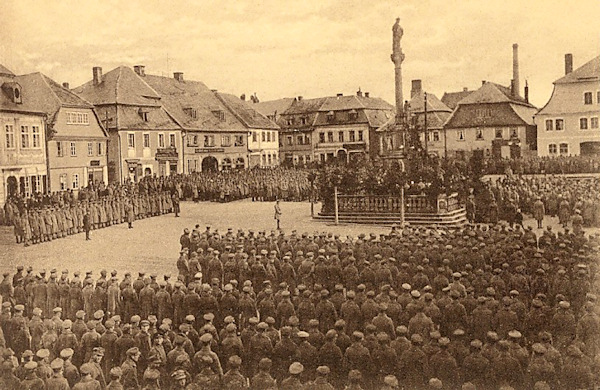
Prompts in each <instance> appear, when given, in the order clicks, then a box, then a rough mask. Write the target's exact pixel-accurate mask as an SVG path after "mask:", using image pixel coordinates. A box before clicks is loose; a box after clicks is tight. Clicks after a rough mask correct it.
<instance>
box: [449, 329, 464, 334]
mask: <svg viewBox="0 0 600 390" xmlns="http://www.w3.org/2000/svg"><path fill="white" fill-rule="evenodd" d="M452 335H454V336H464V335H465V331H464V330H462V329H461V328H457V329H454V331H453V332H452Z"/></svg>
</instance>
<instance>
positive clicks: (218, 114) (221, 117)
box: [212, 110, 225, 122]
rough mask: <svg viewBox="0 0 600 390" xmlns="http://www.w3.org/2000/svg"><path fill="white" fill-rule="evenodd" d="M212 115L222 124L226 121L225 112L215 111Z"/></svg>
mask: <svg viewBox="0 0 600 390" xmlns="http://www.w3.org/2000/svg"><path fill="white" fill-rule="evenodd" d="M212 113H213V115H214V116H215V118H217V119H218V120H220V121H221V122H224V121H225V112H223V111H222V110H214V111H213V112H212Z"/></svg>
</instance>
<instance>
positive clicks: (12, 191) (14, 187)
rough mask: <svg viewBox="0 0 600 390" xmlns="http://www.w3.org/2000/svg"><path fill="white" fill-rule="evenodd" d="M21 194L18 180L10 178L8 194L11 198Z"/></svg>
mask: <svg viewBox="0 0 600 390" xmlns="http://www.w3.org/2000/svg"><path fill="white" fill-rule="evenodd" d="M18 192H19V183H18V182H17V178H16V177H14V176H9V177H8V179H6V193H7V194H8V196H9V197H11V196H15V195H17V193H18Z"/></svg>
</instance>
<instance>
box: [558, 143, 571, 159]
mask: <svg viewBox="0 0 600 390" xmlns="http://www.w3.org/2000/svg"><path fill="white" fill-rule="evenodd" d="M568 154H569V144H566V143H562V144H560V155H561V156H566V155H568Z"/></svg>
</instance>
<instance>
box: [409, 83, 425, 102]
mask: <svg viewBox="0 0 600 390" xmlns="http://www.w3.org/2000/svg"><path fill="white" fill-rule="evenodd" d="M422 90H423V84H422V82H421V80H413V81H412V89H411V90H410V98H411V99H412V98H414V97H415V96H417V95H418V94H420V93H421V91H422Z"/></svg>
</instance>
